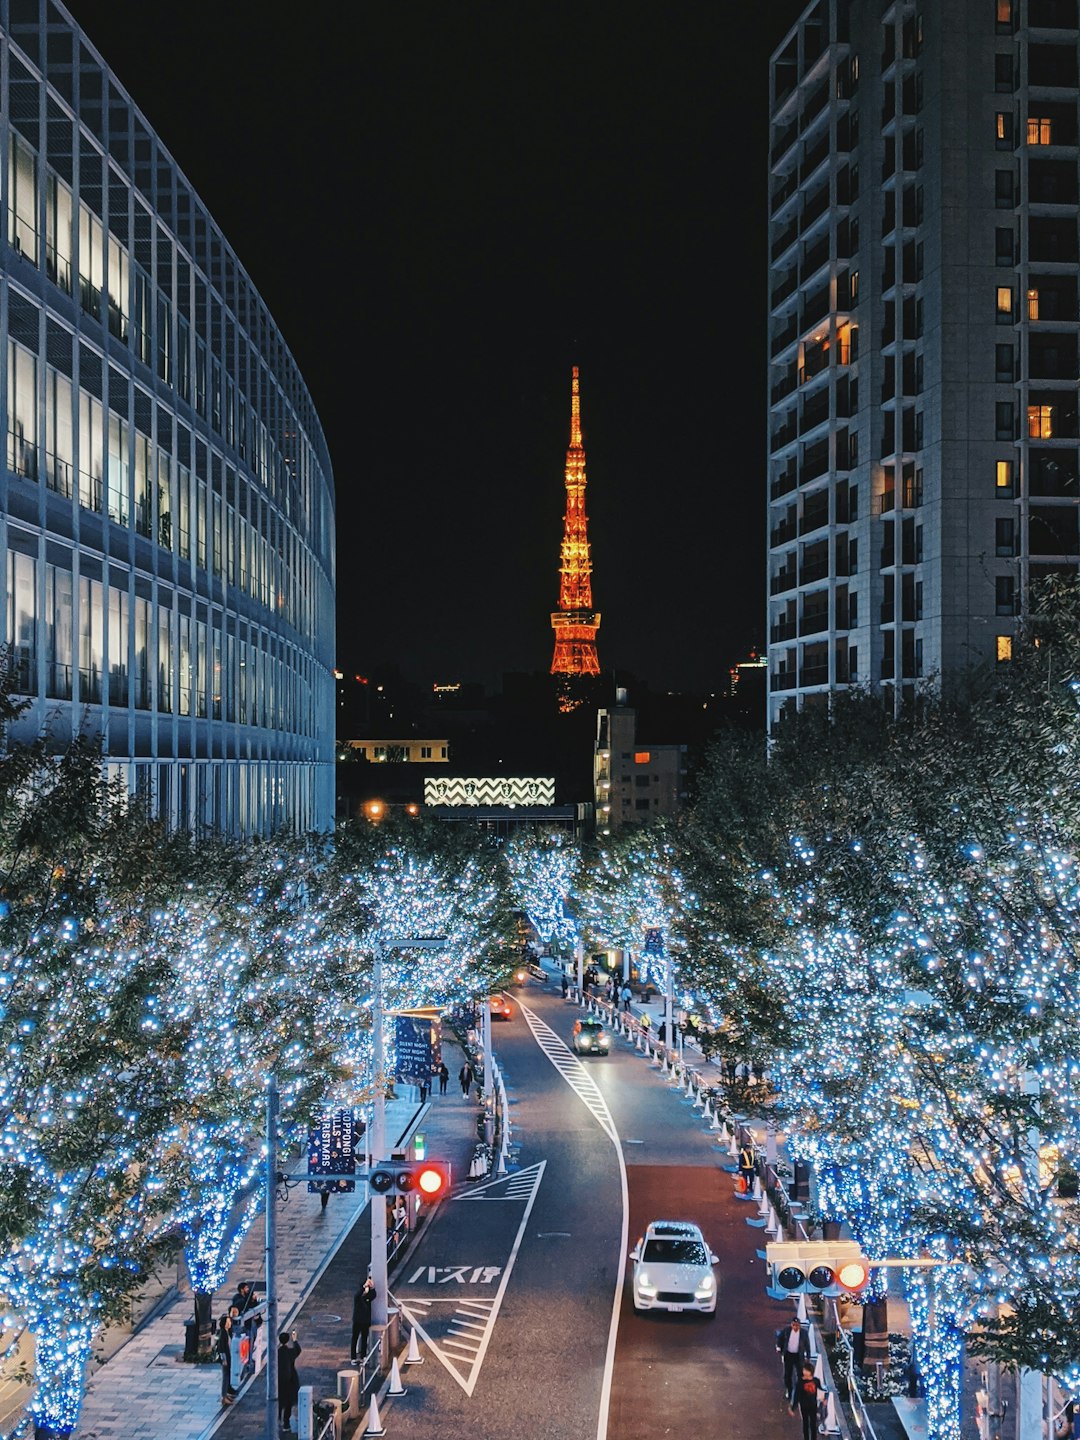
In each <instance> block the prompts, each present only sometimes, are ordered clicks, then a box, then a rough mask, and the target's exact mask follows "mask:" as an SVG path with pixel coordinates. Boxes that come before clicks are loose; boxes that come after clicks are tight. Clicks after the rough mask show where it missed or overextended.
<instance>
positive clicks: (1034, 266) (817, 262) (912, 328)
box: [768, 0, 1080, 724]
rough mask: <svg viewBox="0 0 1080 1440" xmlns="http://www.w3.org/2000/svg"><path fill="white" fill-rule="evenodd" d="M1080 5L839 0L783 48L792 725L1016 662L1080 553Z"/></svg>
mask: <svg viewBox="0 0 1080 1440" xmlns="http://www.w3.org/2000/svg"><path fill="white" fill-rule="evenodd" d="M1078 27H1080V17H1078V5H1077V0H816V3H814V4H811V5H808V6H807V7H806V9H805V10H804V12H803V14H802V15H801V17H800V19H799V21H798V23H797V24H796V25H795V27H794V28H793V29H792V30H791V31H790V32H789V34H788V36H787V37H786V39H785V40H784V42H783V44H782V45H781V46H780V47H779V49H778V50H777V51H776V52H775V54H774V56H773V59H772V66H771V77H770V82H771V102H770V110H771V123H770V151H769V265H770V279H769V286H770V293H769V502H768V504H769V579H768V588H769V594H768V606H769V719H770V723H772V724H775V722H776V720H777V719H778V718H779V716H780V715H781V714H782V713H783V711H784V710H785V708H787V707H790V706H798V707H800V708H801V707H803V706H806V705H809V704H814V703H821V702H823V701H824V700H825V699H826V698H827V696H828V695H829V693H830V692H832V691H835V690H837V689H841V688H843V687H846V686H852V685H859V686H866V687H869V688H871V689H873V690H874V691H878V692H881V693H884V694H885V696H886V697H887V698H888V697H891V698H893V699H894V700H895V702H896V703H900V701H901V700H902V699H903V698H904V697H905V696H908V695H910V694H911V693H912V692H913V690H914V687H915V686H916V685H917V684H918V683H919V682H923V683H927V682H929V683H948V681H949V679H950V677H953V676H956V675H959V674H961V673H963V672H965V671H967V670H969V669H971V668H972V667H981V666H992V665H995V664H1000V663H1004V662H1007V661H1008V659H1009V657H1010V655H1011V648H1012V642H1013V635H1014V632H1015V626H1016V623H1017V621H1016V617H1017V616H1018V615H1019V614H1020V612H1021V610H1022V607H1023V605H1024V603H1025V596H1026V595H1027V593H1028V586H1029V584H1030V582H1032V581H1034V580H1037V579H1038V578H1039V577H1041V576H1045V575H1047V574H1048V573H1051V572H1054V571H1067V572H1069V573H1075V571H1076V567H1077V563H1078V560H1080V536H1078V530H1077V523H1078V474H1080V464H1078V456H1080V426H1078V416H1077V377H1078V353H1077V342H1078V334H1080V310H1078V296H1077V282H1078V277H1080V268H1078V249H1077V215H1078V210H1077V205H1078V156H1080V150H1078V111H1077V106H1078V98H1080V92H1078V83H1080V76H1078V47H1080V28H1078Z"/></svg>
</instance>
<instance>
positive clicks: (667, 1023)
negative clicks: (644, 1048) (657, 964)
mask: <svg viewBox="0 0 1080 1440" xmlns="http://www.w3.org/2000/svg"><path fill="white" fill-rule="evenodd" d="M664 1043H665V1045H666V1046H667V1048H668V1049H669V1050H674V1049H675V971H674V968H673V966H672V964H671V956H670V955H669V954H668V953H667V952H666V951H665V953H664Z"/></svg>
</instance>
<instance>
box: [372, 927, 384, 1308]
mask: <svg viewBox="0 0 1080 1440" xmlns="http://www.w3.org/2000/svg"><path fill="white" fill-rule="evenodd" d="M372 979H373V982H374V987H373V989H374V996H373V1000H374V1003H373V1006H372V1019H371V1023H372V1029H373V1034H372V1050H373V1056H372V1058H373V1062H374V1063H373V1068H374V1071H375V1076H374V1079H375V1094H374V1097H373V1105H372V1115H371V1158H372V1162H373V1163H375V1164H377V1163H378V1162H379V1161H380V1160H385V1159H386V1158H387V1154H386V1051H385V1043H384V1036H383V951H382V949H381V948H380V949H378V950H376V951H375V965H374V974H373V976H372ZM368 1215H369V1218H370V1220H371V1278H372V1280H374V1282H375V1296H374V1298H373V1300H372V1302H371V1320H372V1324H374V1325H383V1326H385V1324H386V1321H387V1307H386V1286H387V1273H386V1201H385V1199H384V1198H383V1196H381V1195H373V1194H372V1195H369V1197H368Z"/></svg>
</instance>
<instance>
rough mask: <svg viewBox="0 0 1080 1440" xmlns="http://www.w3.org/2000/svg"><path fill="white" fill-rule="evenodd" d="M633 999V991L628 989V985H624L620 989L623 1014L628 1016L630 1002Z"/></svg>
mask: <svg viewBox="0 0 1080 1440" xmlns="http://www.w3.org/2000/svg"><path fill="white" fill-rule="evenodd" d="M633 998H634V994H633V991H632V990H631V989H630V986H629V985H628V984H627V985H624V986H623V987H622V1008H623V1013H624V1014H626V1015H629V1014H630V1001H631V1000H633Z"/></svg>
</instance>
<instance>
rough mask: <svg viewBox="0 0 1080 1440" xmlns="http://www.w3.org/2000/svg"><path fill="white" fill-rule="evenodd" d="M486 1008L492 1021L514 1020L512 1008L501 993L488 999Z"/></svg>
mask: <svg viewBox="0 0 1080 1440" xmlns="http://www.w3.org/2000/svg"><path fill="white" fill-rule="evenodd" d="M488 1006H489V1008H490V1010H491V1018H492V1019H493V1020H512V1019H513V1018H514V1007H513V1005H511V1003H510V1001H509V999H508V998H507V997H506V996H505V995H503V994H502V992H501V991H500V992H498V993H497V994H495V995H492V996H491V997H490V999H489V1000H488Z"/></svg>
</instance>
